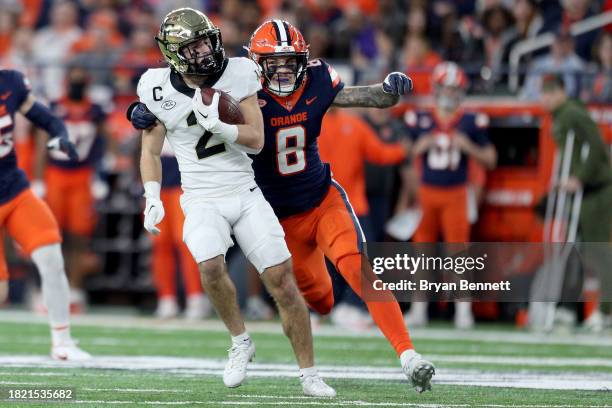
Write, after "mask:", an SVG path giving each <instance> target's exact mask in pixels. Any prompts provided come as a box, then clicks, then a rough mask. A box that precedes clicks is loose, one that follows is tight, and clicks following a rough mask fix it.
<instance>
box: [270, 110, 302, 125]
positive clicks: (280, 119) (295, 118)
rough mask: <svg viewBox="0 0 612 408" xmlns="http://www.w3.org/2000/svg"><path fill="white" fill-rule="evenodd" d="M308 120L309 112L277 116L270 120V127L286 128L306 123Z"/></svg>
mask: <svg viewBox="0 0 612 408" xmlns="http://www.w3.org/2000/svg"><path fill="white" fill-rule="evenodd" d="M307 120H308V112H300V113H294V114H293V115H289V116H277V117H275V118H272V119H270V125H272V126H286V125H293V124H294V123H300V122H305V121H307Z"/></svg>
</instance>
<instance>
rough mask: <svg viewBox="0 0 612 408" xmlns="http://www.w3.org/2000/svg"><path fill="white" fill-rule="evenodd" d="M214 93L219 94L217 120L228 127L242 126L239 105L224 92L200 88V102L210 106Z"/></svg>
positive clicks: (242, 118) (242, 119)
mask: <svg viewBox="0 0 612 408" xmlns="http://www.w3.org/2000/svg"><path fill="white" fill-rule="evenodd" d="M215 92H219V94H221V96H220V97H219V119H221V121H222V122H225V123H229V124H230V125H243V124H244V123H245V122H244V116H242V112H241V111H240V104H239V103H238V101H236V100H235V99H234V98H232V97H231V96H230V95H229V94H227V93H226V92H223V91H221V90H219V89H214V88H202V102H204V103H205V104H206V105H210V104H211V102H212V98H213V95H214V94H215Z"/></svg>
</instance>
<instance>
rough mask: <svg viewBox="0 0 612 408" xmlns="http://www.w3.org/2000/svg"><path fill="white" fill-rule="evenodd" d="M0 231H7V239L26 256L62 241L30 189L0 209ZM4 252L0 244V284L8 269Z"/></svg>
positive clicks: (43, 207)
mask: <svg viewBox="0 0 612 408" xmlns="http://www.w3.org/2000/svg"><path fill="white" fill-rule="evenodd" d="M0 228H2V229H4V228H6V230H7V231H8V234H9V236H10V237H11V238H13V239H14V240H15V241H16V242H17V244H19V246H21V248H22V249H23V251H24V252H25V253H27V254H28V255H29V254H31V253H32V251H34V250H35V249H37V248H39V247H41V246H44V245H50V244H55V243H59V242H61V241H62V238H61V236H60V232H59V228H58V226H57V222H56V221H55V219H54V218H53V214H52V213H51V210H49V207H48V206H47V205H46V204H45V203H44V202H43V201H42V200H41V199H39V198H38V197H36V196H35V195H34V193H32V190H30V189H27V190H25V191H23V192H21V193H20V194H19V195H18V196H17V197H15V198H14V199H12V200H11V201H9V202H8V203H5V204H2V205H0ZM3 248H4V245H3V243H2V242H1V241H0V280H7V279H8V269H7V266H6V259H5V257H4V250H3Z"/></svg>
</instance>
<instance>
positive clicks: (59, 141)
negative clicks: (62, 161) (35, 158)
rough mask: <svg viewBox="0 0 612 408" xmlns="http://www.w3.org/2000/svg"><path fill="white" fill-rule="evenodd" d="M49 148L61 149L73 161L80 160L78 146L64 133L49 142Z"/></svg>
mask: <svg viewBox="0 0 612 408" xmlns="http://www.w3.org/2000/svg"><path fill="white" fill-rule="evenodd" d="M47 149H49V150H59V151H60V152H64V153H65V154H66V155H67V156H68V157H69V158H70V160H72V161H78V160H79V155H78V154H77V151H76V147H74V144H73V143H72V142H71V141H70V139H68V135H66V134H63V135H60V136H56V137H54V138H53V139H51V140H49V141H48V142H47Z"/></svg>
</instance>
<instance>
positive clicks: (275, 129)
mask: <svg viewBox="0 0 612 408" xmlns="http://www.w3.org/2000/svg"><path fill="white" fill-rule="evenodd" d="M305 81H306V83H305V84H304V85H302V89H301V90H299V91H297V92H296V93H294V94H293V95H291V96H290V97H286V98H279V97H276V96H274V95H272V94H271V93H269V92H268V91H266V90H261V91H259V92H258V94H257V96H258V97H259V106H260V107H261V111H262V113H263V118H264V128H265V138H266V139H265V144H264V148H263V150H262V151H261V153H259V154H258V155H256V156H252V159H253V169H254V170H255V180H256V181H257V185H259V187H260V188H261V190H262V192H263V194H264V197H265V198H266V199H267V200H268V202H269V203H270V204H271V205H272V208H273V209H274V212H275V213H276V215H277V216H278V217H279V218H284V217H288V216H290V215H294V214H299V213H302V212H304V211H307V210H310V209H311V208H314V207H316V206H317V205H319V204H320V203H321V201H323V198H324V197H325V194H326V193H327V190H328V189H329V186H330V183H331V170H330V167H329V164H327V163H323V162H322V161H321V158H320V157H319V148H318V146H317V138H318V137H319V133H320V131H321V121H322V120H323V115H324V114H325V112H326V111H327V109H328V108H329V107H330V105H331V104H332V102H333V101H334V99H335V98H336V95H337V94H338V92H340V90H341V89H342V88H343V87H344V84H343V83H342V81H341V80H340V77H339V76H338V74H337V73H336V71H335V70H334V69H333V68H332V67H331V66H329V65H328V64H326V63H325V62H323V61H321V60H318V59H317V60H313V61H310V62H309V63H308V69H307V72H306V79H305Z"/></svg>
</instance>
